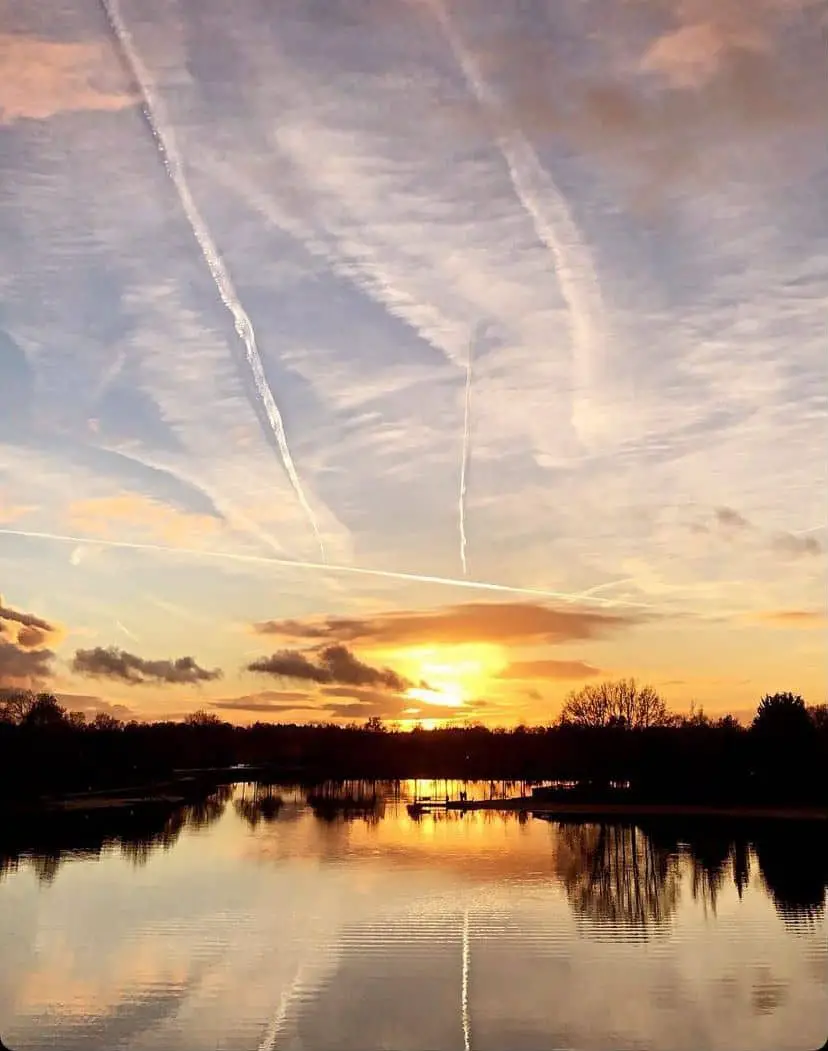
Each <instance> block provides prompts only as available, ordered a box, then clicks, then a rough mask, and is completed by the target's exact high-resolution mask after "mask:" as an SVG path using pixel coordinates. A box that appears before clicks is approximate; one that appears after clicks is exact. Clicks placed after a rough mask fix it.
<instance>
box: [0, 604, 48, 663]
mask: <svg viewBox="0 0 828 1051" xmlns="http://www.w3.org/2000/svg"><path fill="white" fill-rule="evenodd" d="M12 624H13V625H14V626H15V628H14V634H15V639H16V642H17V645H18V647H19V648H20V649H23V650H37V649H41V648H42V647H44V646H46V645H47V644H48V643H50V642H54V641H55V640H56V639H57V638H58V637H59V636H60V633H61V632H60V628H59V627H58V626H57V625H55V624H50V623H49V622H48V621H47V620H44V619H43V618H42V617H38V616H37V615H36V614H34V613H26V612H24V611H23V610H17V609H12V608H11V607H9V606H6V605H5V604H4V602H3V596H2V595H0V632H3V631H8V628H9V625H12Z"/></svg>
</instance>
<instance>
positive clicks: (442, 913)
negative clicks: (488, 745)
mask: <svg viewBox="0 0 828 1051" xmlns="http://www.w3.org/2000/svg"><path fill="white" fill-rule="evenodd" d="M413 790H414V786H413V785H405V784H403V785H402V786H399V785H398V786H383V787H382V788H381V790H380V792H379V795H378V797H377V798H375V799H374V798H368V800H367V801H361V800H360V799H352V800H351V805H350V806H349V808H348V810H347V812H346V813H344V814H343V813H342V812H341V811H340V810H339V809H338V808H337V805H336V804H331V803H330V800H329V799H328V798H327V797H328V796H329V795H330V790H328V791H326V792H322V793H319V792H317V793H316V794H315V795H314V796H313V798H312V800H311V802H312V803H313V806H311V805H309V803H308V800H307V797H306V794H305V793H304V792H303V791H301V790H299V789H297V788H290V787H283V788H279V789H261V788H259V789H257V788H256V787H254V786H252V785H245V786H242V785H239V786H236V787H234V788H232V789H226V790H222V791H221V792H220V793H217V794H216V795H215V796H214V797H212V798H211V799H210V800H209V801H207V802H206V803H205V804H203V805H200V806H196V807H190V808H187V809H186V810H184V811H182V812H180V813H178V814H176V815H175V816H174V817H173V818H172V819H170V818H166V819H163V820H162V819H154V820H155V825H154V826H153V820H152V819H149V820H148V819H141V821H140V822H138V823H137V824H135V823H130V824H127V825H125V824H124V818H120V819H119V821H120V826H118V825H117V823H116V827H114V828H113V827H109V828H103V829H102V828H100V827H98V826H97V825H95V826H94V827H93V826H92V825H90V824H89V823H88V822H87V824H86V825H81V826H80V827H79V828H76V829H75V830H73V831H72V832H71V833H67V832H66V831H65V830H64V831H62V832H59V833H58V832H49V833H48V834H47V833H45V832H41V831H38V830H32V831H30V832H28V833H20V832H16V833H13V834H10V833H8V831H6V832H4V833H3V837H0V945H2V956H0V1036H2V1039H3V1040H4V1041H5V1042H6V1043H7V1044H8V1045H9V1046H10V1047H11V1048H13V1049H14V1051H29V1049H41V1048H55V1049H58V1051H75V1049H77V1051H81V1049H82V1051H116V1049H134V1051H208V1049H209V1051H275V1049H301V1051H317V1049H318V1051H335V1049H354V1051H356V1049H361V1051H373V1049H380V1048H382V1049H399V1051H403V1049H412V1051H413V1049H417V1051H422V1049H434V1051H437V1049H446V1051H449V1049H451V1051H454V1049H456V1051H468V1049H474V1051H489V1049H491V1051H502V1049H505V1048H511V1049H515V1051H529V1049H533V1051H534V1049H538V1051H541V1049H542V1051H549V1049H551V1048H584V1049H586V1048H594V1049H609V1048H630V1049H632V1048H642V1049H644V1048H652V1049H658V1051H669V1049H684V1048H687V1049H691V1048H692V1049H694V1051H702V1049H705V1048H721V1049H727V1051H733V1049H742V1051H759V1049H763V1051H786V1049H797V1051H804V1049H815V1048H817V1047H819V1046H820V1045H821V1044H822V1043H823V1041H824V1040H825V1037H826V1034H828V945H827V944H826V933H827V931H826V921H825V914H824V905H825V897H826V888H827V887H828V865H826V850H825V843H824V839H825V829H824V827H823V826H821V825H819V824H817V825H808V824H803V825H790V824H786V825H784V826H783V825H782V824H776V825H766V826H761V825H758V826H753V827H751V828H744V829H743V828H737V827H736V826H735V825H732V824H728V825H727V826H725V827H722V826H718V825H711V824H710V823H709V822H708V823H698V822H697V823H695V824H690V825H688V824H687V823H686V822H685V823H684V825H680V824H676V825H673V824H669V825H667V824H664V823H662V824H660V825H653V826H646V825H645V826H641V825H623V824H615V823H613V824H603V825H602V824H599V823H580V824H578V823H575V824H562V823H559V822H556V821H550V820H545V819H543V818H541V817H531V816H529V815H517V814H498V813H494V812H491V811H478V812H472V813H467V814H465V815H461V814H459V813H445V812H441V813H436V814H433V815H431V814H429V815H425V816H423V817H421V818H419V819H415V818H412V817H411V816H410V815H409V813H408V810H407V808H406V805H405V804H406V799H407V798H410V796H411V793H412V792H413ZM422 790H423V787H422V786H420V791H421V792H422ZM488 790H489V786H485V785H478V786H473V787H472V789H471V791H470V795H471V796H477V795H485V794H487V791H488ZM347 791H348V794H349V795H351V796H361V795H365V794H366V793H365V791H364V788H363V789H360V790H359V791H356V790H354V788H353V786H351V787H350V788H349V789H348V790H347ZM440 791H442V789H441V788H439V787H438V788H436V790H435V792H434V794H438V793H439V792H440ZM368 795H369V796H370V793H368ZM10 835H11V837H12V838H11V839H9V836H10Z"/></svg>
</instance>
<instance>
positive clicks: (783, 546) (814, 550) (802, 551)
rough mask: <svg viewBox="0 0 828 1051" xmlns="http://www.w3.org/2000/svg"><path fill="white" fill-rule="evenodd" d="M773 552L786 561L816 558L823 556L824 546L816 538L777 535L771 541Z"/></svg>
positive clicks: (790, 534)
mask: <svg viewBox="0 0 828 1051" xmlns="http://www.w3.org/2000/svg"><path fill="white" fill-rule="evenodd" d="M771 550H772V551H773V553H774V554H776V555H778V556H779V557H780V558H785V559H799V558H816V557H817V556H819V555H821V554H822V544H821V543H820V542H819V540H817V538H816V537H815V536H798V535H797V534H795V533H777V534H776V535H775V536H774V537H773V538H772V539H771Z"/></svg>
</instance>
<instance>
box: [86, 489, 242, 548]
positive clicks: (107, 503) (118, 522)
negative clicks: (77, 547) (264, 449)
mask: <svg viewBox="0 0 828 1051" xmlns="http://www.w3.org/2000/svg"><path fill="white" fill-rule="evenodd" d="M66 519H67V522H68V524H69V526H70V527H71V528H72V529H78V530H82V531H83V532H85V533H89V534H91V535H92V536H100V537H109V538H112V537H116V538H117V537H119V536H120V537H123V536H124V535H125V534H126V535H129V534H133V535H134V534H135V533H136V532H137V533H138V534H143V535H145V536H147V537H149V538H151V539H157V540H160V541H161V542H162V543H167V544H182V543H187V544H192V542H193V540H199V541H201V542H203V541H205V540H207V541H209V540H210V539H212V540H213V542H215V539H216V537H217V536H218V534H220V533H221V531H222V525H223V523H222V522H221V520H220V519H218V518H215V517H213V516H211V515H203V514H194V513H190V512H186V511H182V510H179V509H178V508H175V507H171V506H170V505H168V504H164V503H162V502H161V501H160V500H156V499H153V498H152V497H149V496H144V495H142V494H140V493H128V492H121V493H117V494H116V495H114V496H101V497H93V498H91V499H85V500H75V501H73V502H72V503H70V504H69V506H68V507H67V509H66Z"/></svg>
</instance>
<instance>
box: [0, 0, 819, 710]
mask: <svg viewBox="0 0 828 1051" xmlns="http://www.w3.org/2000/svg"><path fill="white" fill-rule="evenodd" d="M826 28H828V4H826V3H825V2H822V0H529V2H528V3H523V2H519V0H336V2H333V0H269V2H267V3H265V2H263V0H235V2H234V3H233V4H232V5H228V4H227V3H226V2H224V0H99V2H98V3H97V4H96V3H80V2H79V0H58V2H57V3H54V4H51V3H50V4H48V5H45V6H44V5H37V4H32V3H28V4H24V3H20V2H16V0H0V167H1V170H0V591H1V592H2V600H0V686H5V687H21V686H22V687H33V688H45V689H50V690H52V691H54V692H56V693H58V694H60V695H61V697H62V698H63V700H64V702H65V703H66V704H67V706H68V707H70V708H72V709H77V710H83V711H85V712H87V714H90V715H91V714H93V713H94V712H96V711H112V712H114V713H115V714H118V715H121V716H123V717H136V718H157V717H163V716H170V717H174V718H179V717H181V716H183V715H184V714H186V713H187V712H190V711H193V710H195V709H198V708H205V709H208V710H211V711H215V712H217V713H218V714H220V715H222V716H223V717H225V718H228V719H232V720H234V721H239V722H249V721H252V720H254V719H279V720H291V721H293V720H296V721H306V720H311V719H328V718H331V719H336V720H339V721H351V720H357V721H362V720H364V719H365V718H367V717H368V716H372V715H378V716H381V717H382V718H384V719H388V720H403V721H405V722H407V723H411V722H412V721H415V720H428V721H427V722H426V724H425V725H432V724H433V720H437V721H443V720H445V719H452V720H460V721H462V720H466V719H475V720H478V719H479V720H482V721H484V722H488V723H492V724H501V725H509V724H515V723H517V722H520V721H528V722H543V721H547V720H550V719H552V718H554V717H555V716H556V715H557V713H558V712H559V710H560V707H561V703H562V700H563V698H564V696H565V695H566V693H567V692H568V691H569V690H571V689H573V688H577V687H578V686H580V685H582V684H583V683H585V682H588V681H593V680H596V679H598V678H601V677H617V676H621V675H625V676H626V675H635V676H636V677H638V678H639V679H641V680H643V681H647V682H650V683H652V684H653V685H655V686H656V687H657V688H659V689H660V690H661V691H662V692H663V694H664V696H665V698H666V699H667V701H668V703H669V704H670V705H671V706H672V707H674V708H677V709H686V708H688V707H689V705H690V703H691V701H695V702H697V703H701V704H703V705H704V706H705V708H706V709H707V710H708V711H709V712H711V713H716V712H723V711H735V712H737V713H740V714H742V715H743V716H744V715H746V714H747V713H749V712H750V710H751V709H753V708H754V707H755V705H756V702H757V701H758V699H759V698H760V697H761V695H762V694H763V693H765V692H768V691H771V692H772V691H775V690H783V689H790V690H793V691H796V692H801V693H802V694H803V695H804V696H805V697H806V699H807V700H808V701H809V702H811V703H819V702H823V701H825V699H826V688H827V687H828V664H827V663H826V658H825V642H826V626H828V621H826V609H827V607H826V583H827V582H826V545H828V536H826V520H828V488H826V481H828V479H826V464H827V463H828V461H826V454H825V449H826V447H828V446H826V438H828V426H827V425H826V419H827V418H828V417H827V416H826V412H827V411H828V386H827V385H826V380H828V328H826V317H828V207H826V201H828V159H827V158H826V152H825V142H826V133H828V119H827V118H826V114H828V108H826V105H825V86H826V83H828V78H827V77H826V73H827V72H828V71H826V68H825V67H826V60H825V44H824V41H825V32H826Z"/></svg>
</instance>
